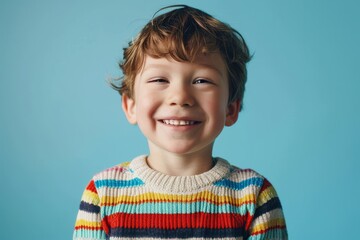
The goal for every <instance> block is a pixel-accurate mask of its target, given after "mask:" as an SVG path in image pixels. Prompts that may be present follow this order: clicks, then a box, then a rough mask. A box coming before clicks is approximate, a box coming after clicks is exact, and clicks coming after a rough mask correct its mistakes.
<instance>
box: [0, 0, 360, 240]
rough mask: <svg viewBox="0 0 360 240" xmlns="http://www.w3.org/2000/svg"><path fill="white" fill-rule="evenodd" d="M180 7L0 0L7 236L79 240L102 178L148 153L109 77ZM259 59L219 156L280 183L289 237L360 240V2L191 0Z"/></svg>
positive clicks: (1, 172) (1, 168)
mask: <svg viewBox="0 0 360 240" xmlns="http://www.w3.org/2000/svg"><path fill="white" fill-rule="evenodd" d="M175 3H179V2H177V1H160V0H156V1H147V0H146V1H145V0H143V1H140V0H132V1H120V0H117V1H114V0H113V1H90V0H82V1H80V0H78V1H77V0H73V1H54V0H51V1H50V0H47V1H45V0H44V1H40V0H33V1H20V0H14V1H11V0H2V1H1V2H0V31H1V33H0V69H1V71H0V110H1V111H0V116H1V118H0V179H1V190H0V191H1V197H0V201H1V202H0V214H1V217H0V221H1V223H0V229H1V237H0V238H1V239H15V240H17V239H19V240H20V239H30V240H33V239H34V240H35V239H37V240H38V239H52V240H60V239H71V236H72V229H73V226H74V222H75V217H76V214H77V209H78V205H79V202H80V197H81V194H82V192H83V190H84V187H85V185H86V184H87V182H88V181H89V180H90V178H91V177H92V176H93V174H95V173H97V172H99V171H100V170H103V169H105V168H108V167H111V166H113V165H116V164H117V163H119V162H122V161H128V160H130V159H132V158H133V157H134V156H137V155H139V154H143V153H146V152H147V146H146V141H145V140H144V138H143V137H142V135H141V133H140V132H139V130H138V129H137V128H136V127H134V126H130V125H129V124H128V123H127V121H126V119H125V117H124V115H123V113H122V110H121V102H120V96H119V95H118V93H117V92H115V91H114V90H112V89H111V88H110V87H109V86H108V85H107V83H106V80H107V79H108V78H109V77H118V76H120V75H121V72H120V70H119V69H118V66H117V63H118V61H120V60H121V57H122V48H123V47H125V46H126V43H127V42H128V41H130V40H131V39H132V37H134V36H135V35H136V34H137V32H138V31H139V30H140V29H141V28H142V26H143V25H144V24H145V23H146V22H147V21H148V20H149V19H150V18H151V17H152V15H153V13H154V12H155V11H156V10H158V9H159V8H160V7H163V6H166V5H169V4H175ZM181 3H185V4H189V5H191V6H194V7H198V8H200V9H202V10H204V11H206V12H208V13H210V14H212V15H214V16H215V17H217V18H219V19H220V20H222V21H224V22H227V23H229V24H231V25H232V26H233V27H234V28H236V29H237V30H239V31H240V32H241V33H242V34H243V36H244V37H245V39H246V41H247V42H248V45H249V47H250V49H251V51H252V53H254V58H253V60H252V61H251V62H250V63H249V65H248V69H249V78H248V84H247V89H246V93H245V102H244V110H243V112H242V113H241V115H240V118H239V121H238V123H237V124H236V125H235V126H233V127H231V128H226V129H225V130H224V131H223V133H222V135H221V136H220V137H219V139H218V140H217V142H216V147H215V154H214V155H216V156H222V157H224V158H226V159H228V160H230V161H231V162H232V163H233V164H235V165H238V166H240V167H242V168H253V169H256V170H257V171H259V172H260V173H262V174H263V175H265V176H266V177H267V178H269V179H270V181H271V182H272V183H273V184H274V185H275V186H276V189H277V191H278V193H279V195H280V198H281V200H282V204H283V208H284V211H285V215H286V220H287V224H288V230H289V235H290V238H291V239H328V240H330V239H356V238H357V236H358V234H357V228H358V224H359V220H358V217H359V213H360V212H359V205H358V199H359V198H360V187H359V178H358V177H357V175H358V173H357V172H358V169H359V167H360V164H359V160H360V145H359V136H360V128H359V123H360V113H359V103H360V97H359V92H360V83H359V81H360V78H359V68H360V66H359V56H360V47H359V43H360V34H359V22H360V17H359V16H360V15H359V9H360V8H359V3H358V1H355V0H354V1H351V0H343V1H340V0H338V1H336V0H334V1H328V0H317V1H313V0H303V1H285V0H273V1H268V0H259V1H254V0H246V1H245V0H241V1H220V0H219V1H182V2H181Z"/></svg>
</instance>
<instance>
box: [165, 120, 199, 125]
mask: <svg viewBox="0 0 360 240" xmlns="http://www.w3.org/2000/svg"><path fill="white" fill-rule="evenodd" d="M161 122H163V123H165V124H167V125H173V126H188V125H195V124H198V123H200V122H198V121H185V120H162V121H161Z"/></svg>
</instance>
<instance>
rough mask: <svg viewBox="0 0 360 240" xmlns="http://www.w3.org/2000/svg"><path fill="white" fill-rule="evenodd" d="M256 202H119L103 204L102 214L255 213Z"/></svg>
mask: <svg viewBox="0 0 360 240" xmlns="http://www.w3.org/2000/svg"><path fill="white" fill-rule="evenodd" d="M255 207H256V206H255V204H254V203H251V204H243V205H241V206H239V207H237V206H234V205H231V204H221V205H217V204H212V203H208V202H195V203H179V202H173V203H166V202H157V203H156V202H155V203H141V204H124V203H121V204H118V205H115V206H103V207H102V209H101V213H102V215H106V216H109V215H111V214H114V213H128V214H147V213H156V214H189V213H197V212H204V213H214V214H217V213H234V214H240V215H242V216H243V215H245V214H247V213H248V212H249V213H251V214H253V213H254V212H255Z"/></svg>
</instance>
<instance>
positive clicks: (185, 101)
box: [169, 87, 194, 107]
mask: <svg viewBox="0 0 360 240" xmlns="http://www.w3.org/2000/svg"><path fill="white" fill-rule="evenodd" d="M169 103H170V105H172V106H174V105H177V106H181V107H190V106H193V105H194V98H193V96H192V93H191V91H190V89H187V88H185V87H176V88H175V87H174V89H173V90H172V91H170V92H169Z"/></svg>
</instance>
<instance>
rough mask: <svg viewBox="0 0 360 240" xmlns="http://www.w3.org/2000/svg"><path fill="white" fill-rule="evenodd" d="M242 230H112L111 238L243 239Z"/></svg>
mask: <svg viewBox="0 0 360 240" xmlns="http://www.w3.org/2000/svg"><path fill="white" fill-rule="evenodd" d="M242 236H243V229H242V228H227V229H209V228H198V229H195V228H180V229H159V228H145V229H144V228H138V229H132V228H112V229H111V230H110V237H128V238H161V239H166V238H179V239H185V238H242Z"/></svg>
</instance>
